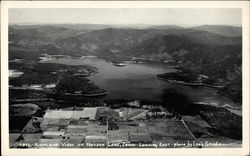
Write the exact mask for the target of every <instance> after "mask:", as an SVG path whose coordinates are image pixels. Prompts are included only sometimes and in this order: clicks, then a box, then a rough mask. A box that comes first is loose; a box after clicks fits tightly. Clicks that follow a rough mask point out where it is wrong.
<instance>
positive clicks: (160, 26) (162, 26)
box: [149, 25, 184, 29]
mask: <svg viewBox="0 0 250 156" xmlns="http://www.w3.org/2000/svg"><path fill="white" fill-rule="evenodd" d="M149 28H152V29H184V28H183V27H181V26H178V25H159V26H151V27H149Z"/></svg>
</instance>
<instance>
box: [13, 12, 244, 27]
mask: <svg viewBox="0 0 250 156" xmlns="http://www.w3.org/2000/svg"><path fill="white" fill-rule="evenodd" d="M241 17H242V16H241V9H236V8H235V9H233V8H232V9H228V8H221V9H220V8H219V9H207V8H203V9H198V8H197V9H192V8H191V9H190V8H179V9H177V8H172V9H171V8H157V9H153V8H151V9H149V8H81V9H80V8H79V9H76V8H74V9H64V8H60V9H54V8H50V9H47V8H45V9H40V8H39V9H38V8H36V9H34V8H33V9H9V23H10V24H28V23H40V24H60V23H72V24H74V23H85V24H111V25H112V24H113V25H115V24H121V25H134V24H145V25H179V26H197V25H232V26H241V23H242V18H241Z"/></svg>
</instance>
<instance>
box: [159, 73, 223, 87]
mask: <svg viewBox="0 0 250 156" xmlns="http://www.w3.org/2000/svg"><path fill="white" fill-rule="evenodd" d="M156 77H157V78H158V79H159V80H163V81H167V82H170V83H175V84H182V85H187V86H205V87H211V88H217V89H218V88H223V87H224V86H213V85H208V84H204V83H187V82H184V81H178V80H169V79H165V78H160V77H158V76H156Z"/></svg>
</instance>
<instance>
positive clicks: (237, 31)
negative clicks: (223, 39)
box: [193, 25, 242, 37]
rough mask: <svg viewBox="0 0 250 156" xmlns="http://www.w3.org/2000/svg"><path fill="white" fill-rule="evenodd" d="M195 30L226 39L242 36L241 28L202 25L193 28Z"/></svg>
mask: <svg viewBox="0 0 250 156" xmlns="http://www.w3.org/2000/svg"><path fill="white" fill-rule="evenodd" d="M193 29H195V30H204V31H208V32H211V33H215V34H218V35H223V36H228V37H240V36H242V28H241V27H234V26H223V25H202V26H198V27H193Z"/></svg>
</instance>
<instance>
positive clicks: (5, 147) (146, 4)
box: [1, 1, 250, 156]
mask: <svg viewBox="0 0 250 156" xmlns="http://www.w3.org/2000/svg"><path fill="white" fill-rule="evenodd" d="M249 3H250V2H249V1H202V2H201V1H171V2H170V1H71V2H70V1H50V2H49V1H47V2H46V1H2V3H1V85H2V86H1V94H2V95H1V127H2V129H1V136H2V140H1V148H2V152H3V153H2V154H3V155H19V156H21V155H27V156H28V155H32V156H33V155H45V154H46V155H110V156H112V155H116V156H117V155H128V154H129V155H155V156H158V155H201V154H202V155H217V156H221V155H233V156H235V155H249V58H250V55H249V14H250V12H249ZM9 8H242V28H243V47H242V48H243V56H242V58H243V108H242V109H243V146H242V148H219V149H217V148H210V149H145V148H143V149H25V150H24V149H9V140H8V139H9V135H8V99H9V98H8V9H9Z"/></svg>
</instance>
